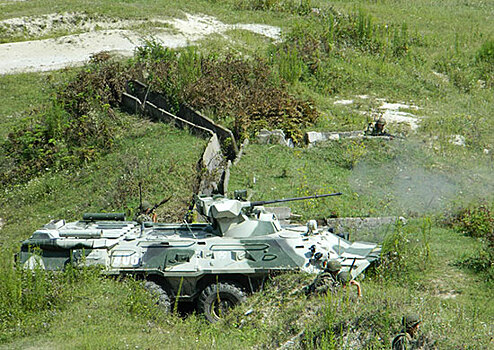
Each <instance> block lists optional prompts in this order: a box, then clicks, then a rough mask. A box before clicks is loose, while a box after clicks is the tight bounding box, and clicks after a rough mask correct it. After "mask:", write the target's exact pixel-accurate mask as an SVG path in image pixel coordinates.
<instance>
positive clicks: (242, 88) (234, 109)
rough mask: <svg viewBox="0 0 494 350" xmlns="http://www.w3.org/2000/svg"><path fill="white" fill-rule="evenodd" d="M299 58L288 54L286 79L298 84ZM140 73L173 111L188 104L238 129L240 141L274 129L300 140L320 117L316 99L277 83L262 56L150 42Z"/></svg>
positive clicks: (139, 57)
mask: <svg viewBox="0 0 494 350" xmlns="http://www.w3.org/2000/svg"><path fill="white" fill-rule="evenodd" d="M297 60H298V58H297V56H296V53H291V54H288V56H286V69H285V70H283V75H284V78H286V79H287V80H291V81H292V82H294V81H296V80H297V79H298V76H299V75H300V71H297V68H296V67H295V66H296V63H294V62H296V61H297ZM135 69H136V71H137V72H138V73H137V76H139V75H142V77H143V78H144V79H146V81H147V82H148V83H149V84H150V87H151V89H153V90H156V91H158V92H161V93H163V94H164V95H165V96H166V97H167V99H168V104H169V105H170V109H171V110H172V111H177V110H178V109H179V106H180V104H181V103H187V104H188V105H190V106H192V107H193V108H195V109H197V110H200V111H203V112H204V113H206V114H207V115H211V116H212V117H213V118H214V119H216V120H219V121H220V122H222V123H223V124H226V126H227V127H230V128H233V130H234V133H235V136H236V137H238V138H240V139H243V138H244V137H246V136H252V135H254V134H255V133H256V132H257V131H259V130H261V129H262V128H265V127H269V128H270V129H272V128H281V129H283V130H284V131H285V133H286V134H287V135H288V137H291V138H292V139H293V140H294V142H300V141H301V140H302V130H303V128H304V127H305V126H308V125H311V124H313V123H314V122H315V121H316V120H317V118H318V116H319V113H318V112H317V110H316V109H315V107H314V106H313V104H312V103H311V102H310V101H304V100H301V99H298V98H295V97H293V96H292V95H290V94H289V93H288V92H287V87H286V86H285V85H284V84H285V83H278V82H277V80H276V79H274V77H273V74H274V73H273V70H272V67H271V66H270V65H269V64H268V63H267V62H266V61H265V60H263V59H262V58H256V59H245V58H241V57H239V56H237V55H233V54H231V53H228V54H226V55H225V56H220V55H219V54H214V53H213V54H210V55H209V56H204V55H201V54H200V53H198V51H197V50H195V49H186V50H182V51H174V50H170V49H165V48H163V47H161V46H160V45H159V44H157V43H155V42H149V43H148V44H147V45H146V46H144V47H142V48H139V49H138V51H137V54H136V67H135ZM298 69H300V67H299V68H298Z"/></svg>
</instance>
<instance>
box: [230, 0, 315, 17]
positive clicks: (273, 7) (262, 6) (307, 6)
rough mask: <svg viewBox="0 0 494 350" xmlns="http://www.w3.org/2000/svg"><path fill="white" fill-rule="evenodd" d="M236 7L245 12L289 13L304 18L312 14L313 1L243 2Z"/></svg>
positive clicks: (257, 0)
mask: <svg viewBox="0 0 494 350" xmlns="http://www.w3.org/2000/svg"><path fill="white" fill-rule="evenodd" d="M236 7H237V8H238V9H243V10H252V11H276V12H288V13H292V14H297V15H301V16H303V15H307V14H309V13H310V12H311V9H312V0H242V1H238V2H236Z"/></svg>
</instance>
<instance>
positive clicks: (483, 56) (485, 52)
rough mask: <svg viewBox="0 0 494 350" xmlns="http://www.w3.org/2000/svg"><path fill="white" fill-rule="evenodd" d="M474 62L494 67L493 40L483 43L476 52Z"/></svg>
mask: <svg viewBox="0 0 494 350" xmlns="http://www.w3.org/2000/svg"><path fill="white" fill-rule="evenodd" d="M475 58H476V60H477V61H478V62H486V63H490V64H491V65H494V40H493V39H491V40H487V41H485V42H484V43H483V44H482V46H481V47H480V48H479V50H478V51H477V55H476V57H475Z"/></svg>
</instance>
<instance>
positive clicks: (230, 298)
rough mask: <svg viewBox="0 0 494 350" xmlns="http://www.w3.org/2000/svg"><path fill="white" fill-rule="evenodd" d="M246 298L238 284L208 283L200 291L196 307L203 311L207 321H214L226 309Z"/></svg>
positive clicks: (223, 313) (225, 311) (226, 310)
mask: <svg viewBox="0 0 494 350" xmlns="http://www.w3.org/2000/svg"><path fill="white" fill-rule="evenodd" d="M246 298H247V297H246V294H245V292H244V291H243V290H242V288H240V287H239V286H237V285H235V284H233V283H228V282H219V283H214V284H210V285H209V286H207V287H206V288H205V289H204V290H203V291H202V293H201V295H200V296H199V300H198V301H197V307H198V310H199V312H202V313H204V316H206V318H207V319H208V321H209V322H213V323H214V322H217V321H218V320H219V319H220V318H221V317H222V316H223V315H225V314H226V313H227V312H228V310H230V309H231V308H233V307H234V306H236V305H238V304H240V303H243V302H244V301H245V300H246Z"/></svg>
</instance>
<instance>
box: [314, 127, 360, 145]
mask: <svg viewBox="0 0 494 350" xmlns="http://www.w3.org/2000/svg"><path fill="white" fill-rule="evenodd" d="M362 137H364V133H363V131H308V132H306V133H305V143H306V144H307V145H308V146H309V147H312V146H313V145H315V144H317V143H318V142H323V141H338V140H340V139H359V138H362Z"/></svg>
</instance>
